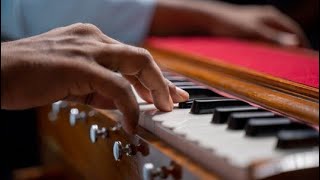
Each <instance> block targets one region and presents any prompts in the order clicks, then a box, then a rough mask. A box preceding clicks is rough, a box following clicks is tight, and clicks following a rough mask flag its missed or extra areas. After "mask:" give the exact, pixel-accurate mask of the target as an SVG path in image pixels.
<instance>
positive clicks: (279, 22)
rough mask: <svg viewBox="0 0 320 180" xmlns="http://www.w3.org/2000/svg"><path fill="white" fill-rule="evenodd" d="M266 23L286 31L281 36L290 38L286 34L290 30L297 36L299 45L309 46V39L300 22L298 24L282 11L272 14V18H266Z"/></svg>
mask: <svg viewBox="0 0 320 180" xmlns="http://www.w3.org/2000/svg"><path fill="white" fill-rule="evenodd" d="M265 23H266V25H268V26H269V27H272V28H275V29H278V30H279V31H282V32H283V33H284V35H283V36H280V37H279V38H282V39H290V38H288V37H286V36H287V35H285V32H288V33H291V34H294V35H296V36H297V40H298V45H300V46H303V47H309V41H308V39H307V37H306V35H305V34H304V32H303V30H302V29H301V28H300V26H299V24H297V23H296V22H295V21H293V20H292V19H291V18H289V17H287V16H286V15H284V14H282V13H280V12H278V13H273V14H271V17H270V18H268V19H266V20H265ZM291 37H292V35H291ZM282 41H283V40H282ZM283 42H284V43H286V41H283ZM284 45H286V44H284Z"/></svg>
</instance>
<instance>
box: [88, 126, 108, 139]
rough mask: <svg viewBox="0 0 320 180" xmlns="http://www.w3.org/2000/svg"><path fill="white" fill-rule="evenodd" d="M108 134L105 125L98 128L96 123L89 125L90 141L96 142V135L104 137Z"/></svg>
mask: <svg viewBox="0 0 320 180" xmlns="http://www.w3.org/2000/svg"><path fill="white" fill-rule="evenodd" d="M108 135H109V131H108V130H107V129H106V128H105V127H102V128H99V126H98V125H96V124H94V125H91V128H90V140H91V142H92V143H95V142H97V140H98V137H101V138H103V139H104V138H106V137H108Z"/></svg>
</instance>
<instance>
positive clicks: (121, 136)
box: [38, 105, 217, 180]
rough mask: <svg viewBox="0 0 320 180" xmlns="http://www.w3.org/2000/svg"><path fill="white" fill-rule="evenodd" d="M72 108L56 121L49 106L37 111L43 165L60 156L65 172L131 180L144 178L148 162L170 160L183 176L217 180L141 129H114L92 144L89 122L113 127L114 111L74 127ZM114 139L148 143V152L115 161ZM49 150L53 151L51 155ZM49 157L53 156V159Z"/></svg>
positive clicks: (62, 113)
mask: <svg viewBox="0 0 320 180" xmlns="http://www.w3.org/2000/svg"><path fill="white" fill-rule="evenodd" d="M76 107H77V108H78V109H80V110H81V108H82V109H83V110H86V112H87V111H88V110H89V108H88V107H84V106H82V105H76ZM69 109H70V108H66V109H63V110H62V111H61V112H60V113H59V115H58V119H57V120H56V121H54V122H51V121H49V119H48V113H49V110H50V108H49V107H43V108H40V109H39V111H38V112H39V113H38V119H39V130H40V137H41V140H40V142H41V144H42V148H43V149H42V152H43V161H44V164H50V163H52V162H54V164H56V161H57V160H52V157H53V156H54V157H55V158H57V157H59V160H60V161H61V160H63V161H64V162H63V163H62V164H64V165H63V166H64V167H66V171H72V172H75V173H73V174H79V175H81V176H82V177H83V179H95V180H100V179H101V180H105V179H121V180H122V179H128V180H129V179H130V180H132V179H142V173H141V170H142V167H143V164H144V163H146V162H151V163H153V164H154V165H155V166H156V167H157V166H159V167H161V166H169V165H170V163H171V162H175V163H176V164H177V165H178V166H179V167H181V168H182V170H181V178H182V179H217V176H216V175H215V174H213V172H209V171H208V170H206V169H204V168H202V167H201V166H199V165H198V164H197V163H195V162H193V161H192V160H191V159H190V158H188V157H187V156H186V155H184V154H181V153H180V152H178V151H176V150H175V149H174V148H172V147H171V146H169V145H168V144H166V143H164V142H163V141H162V140H160V139H159V138H157V137H155V136H154V135H152V134H151V133H149V132H147V131H146V130H144V129H142V128H139V129H138V132H137V135H135V136H129V135H127V134H126V133H124V132H123V131H122V130H120V131H118V132H111V134H110V137H109V138H107V139H105V140H103V139H99V140H98V141H97V142H96V143H95V144H92V143H91V142H90V140H89V129H90V125H91V124H98V125H99V126H100V127H113V126H115V121H114V119H113V116H112V114H108V113H107V112H105V113H104V114H101V113H97V114H96V115H95V116H94V117H91V118H89V119H88V120H86V121H84V122H77V124H76V125H75V126H74V127H71V126H70V125H69V120H68V117H69ZM114 141H121V142H122V144H126V143H131V144H139V143H141V142H143V143H145V144H146V145H147V147H148V149H149V153H148V155H142V154H141V153H138V154H137V155H135V156H131V157H126V156H124V157H123V158H122V160H121V161H119V162H117V161H115V160H114V158H113V152H112V147H113V143H114ZM48 152H50V153H49V154H48ZM48 156H49V158H48ZM50 156H52V157H51V160H50ZM59 160H58V161H59ZM65 164H67V165H65ZM67 167H69V168H70V169H67Z"/></svg>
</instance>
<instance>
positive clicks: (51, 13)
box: [1, 0, 155, 45]
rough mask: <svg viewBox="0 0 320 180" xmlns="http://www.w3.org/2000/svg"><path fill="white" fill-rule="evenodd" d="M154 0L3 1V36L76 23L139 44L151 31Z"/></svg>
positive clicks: (18, 35)
mask: <svg viewBox="0 0 320 180" xmlns="http://www.w3.org/2000/svg"><path fill="white" fill-rule="evenodd" d="M154 8H155V0H1V37H3V36H4V37H6V38H9V39H20V38H24V37H29V36H33V35H37V34H41V33H44V32H46V31H49V30H51V29H54V28H57V27H61V26H67V25H70V24H73V23H78V22H82V23H91V24H94V25H96V26H97V27H98V28H100V29H101V30H102V31H103V32H104V33H105V34H106V35H108V36H109V37H112V38H114V39H117V40H119V41H121V42H124V43H128V44H134V45H135V44H139V43H141V42H142V41H143V39H144V38H145V37H146V35H147V34H148V31H149V26H150V23H151V20H152V18H153V13H154Z"/></svg>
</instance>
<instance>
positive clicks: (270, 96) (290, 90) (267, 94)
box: [145, 44, 319, 125]
mask: <svg viewBox="0 0 320 180" xmlns="http://www.w3.org/2000/svg"><path fill="white" fill-rule="evenodd" d="M145 47H146V48H147V49H148V50H149V51H150V52H151V54H152V55H153V57H154V59H155V60H156V61H157V63H158V64H159V65H160V66H161V67H162V68H165V69H168V70H171V71H173V72H177V73H179V74H182V75H184V76H186V77H189V78H191V79H194V80H196V81H199V82H201V83H203V84H205V85H207V86H208V87H209V88H211V89H213V90H215V91H218V92H223V93H227V94H230V95H232V96H234V97H237V98H239V99H241V100H244V101H247V102H250V103H253V104H256V105H258V106H261V107H263V108H266V109H268V110H271V111H274V112H277V113H280V114H282V115H285V116H288V117H291V118H293V119H297V120H301V121H304V122H307V123H311V124H314V125H319V89H317V88H313V87H309V86H305V85H302V84H298V83H294V82H291V81H287V80H284V79H280V78H276V77H272V76H270V75H266V74H262V73H259V72H255V71H252V70H248V69H245V68H241V67H237V66H233V65H230V64H226V63H222V62H215V61H211V60H208V59H205V58H202V57H197V56H191V55H188V54H181V53H176V52H171V51H167V50H163V49H159V48H155V47H152V46H149V45H148V44H146V45H145Z"/></svg>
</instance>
